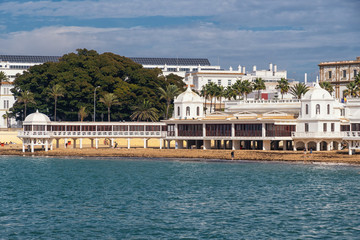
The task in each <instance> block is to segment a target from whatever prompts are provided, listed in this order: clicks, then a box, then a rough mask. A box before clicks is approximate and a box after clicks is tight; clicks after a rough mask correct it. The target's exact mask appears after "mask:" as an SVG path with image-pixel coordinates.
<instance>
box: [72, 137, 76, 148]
mask: <svg viewBox="0 0 360 240" xmlns="http://www.w3.org/2000/svg"><path fill="white" fill-rule="evenodd" d="M73 141H74V145H73V148H76V138H73Z"/></svg>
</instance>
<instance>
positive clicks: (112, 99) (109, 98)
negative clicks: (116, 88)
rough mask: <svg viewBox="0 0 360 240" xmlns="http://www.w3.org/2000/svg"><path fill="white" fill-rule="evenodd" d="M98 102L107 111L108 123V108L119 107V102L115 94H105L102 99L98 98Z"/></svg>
mask: <svg viewBox="0 0 360 240" xmlns="http://www.w3.org/2000/svg"><path fill="white" fill-rule="evenodd" d="M100 102H102V103H104V105H105V106H106V107H107V109H108V121H109V122H110V108H111V106H112V105H119V104H120V102H119V100H118V98H117V97H116V95H115V94H113V93H105V94H104V96H103V97H102V98H100Z"/></svg>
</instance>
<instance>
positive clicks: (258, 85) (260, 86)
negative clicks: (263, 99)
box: [253, 78, 266, 100]
mask: <svg viewBox="0 0 360 240" xmlns="http://www.w3.org/2000/svg"><path fill="white" fill-rule="evenodd" d="M253 89H254V90H257V91H258V100H260V91H261V90H265V89H266V86H265V82H264V80H263V79H262V78H256V79H255V81H254V82H253Z"/></svg>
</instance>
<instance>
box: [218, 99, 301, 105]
mask: <svg viewBox="0 0 360 240" xmlns="http://www.w3.org/2000/svg"><path fill="white" fill-rule="evenodd" d="M299 102H300V100H299V99H278V100H275V99H270V100H240V101H227V102H225V104H227V105H237V104H263V103H271V104H273V103H299Z"/></svg>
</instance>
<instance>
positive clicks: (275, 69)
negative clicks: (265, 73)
mask: <svg viewBox="0 0 360 240" xmlns="http://www.w3.org/2000/svg"><path fill="white" fill-rule="evenodd" d="M275 72H277V65H276V64H274V73H275Z"/></svg>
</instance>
